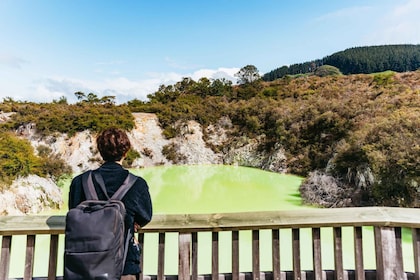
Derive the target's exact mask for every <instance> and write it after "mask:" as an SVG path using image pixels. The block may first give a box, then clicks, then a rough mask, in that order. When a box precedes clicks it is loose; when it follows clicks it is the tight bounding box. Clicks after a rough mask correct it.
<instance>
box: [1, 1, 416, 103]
mask: <svg viewBox="0 0 420 280" xmlns="http://www.w3.org/2000/svg"><path fill="white" fill-rule="evenodd" d="M419 14H420V1H418V0H352V1H344V0H318V1H314V0H258V1H257V0H212V1H205V0H195V1H193V0H153V1H150V0H149V1H145V0H124V1H117V0H1V1H0V100H3V98H5V97H12V98H13V99H15V100H20V101H34V102H50V101H52V100H53V99H55V100H58V99H59V98H60V97H62V96H64V97H66V98H67V100H68V101H69V102H74V101H75V96H74V92H76V91H82V92H85V93H89V92H93V93H95V94H97V95H98V96H103V95H113V96H116V98H117V102H118V103H121V102H126V101H127V100H132V99H134V98H137V99H141V100H145V99H146V96H147V94H150V93H153V92H154V91H156V90H157V89H158V87H159V85H161V84H172V83H175V82H177V81H180V80H181V79H182V78H183V77H191V78H193V79H195V80H198V79H199V78H200V77H209V78H220V77H224V78H229V79H234V74H235V73H236V72H238V71H239V69H240V68H241V67H243V66H245V65H248V64H252V65H255V66H256V67H257V68H258V70H259V72H260V74H264V73H266V72H269V71H271V70H273V69H275V68H278V67H281V66H283V65H290V64H293V63H300V62H305V61H309V60H312V59H318V58H322V57H324V56H326V55H330V54H332V53H334V52H337V51H341V50H344V49H347V48H351V47H356V46H369V45H382V44H406V43H407V44H420V20H419V19H418V15H419Z"/></svg>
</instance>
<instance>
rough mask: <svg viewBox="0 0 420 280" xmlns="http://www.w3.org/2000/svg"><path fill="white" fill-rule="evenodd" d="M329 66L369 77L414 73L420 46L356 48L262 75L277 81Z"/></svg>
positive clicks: (419, 59)
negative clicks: (371, 75) (391, 73)
mask: <svg viewBox="0 0 420 280" xmlns="http://www.w3.org/2000/svg"><path fill="white" fill-rule="evenodd" d="M323 65H329V66H334V67H336V68H337V69H339V70H340V71H341V72H342V73H343V74H346V75H347V74H362V73H363V74H369V73H374V72H383V71H387V70H391V71H395V72H406V71H415V70H417V69H419V68H420V45H385V46H370V47H356V48H350V49H347V50H344V51H340V52H336V53H334V54H332V55H329V56H326V57H324V58H322V59H316V60H313V61H308V62H304V63H297V64H292V65H290V66H282V67H279V68H277V69H274V70H272V71H270V72H268V73H266V74H264V75H263V77H262V78H263V80H264V81H274V80H276V79H279V78H282V77H284V76H286V75H296V74H307V73H314V72H316V70H317V69H318V68H319V67H321V66H323Z"/></svg>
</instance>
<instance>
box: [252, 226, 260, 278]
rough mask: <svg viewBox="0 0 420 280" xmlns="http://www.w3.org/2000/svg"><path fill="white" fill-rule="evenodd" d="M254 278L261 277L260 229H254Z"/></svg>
mask: <svg viewBox="0 0 420 280" xmlns="http://www.w3.org/2000/svg"><path fill="white" fill-rule="evenodd" d="M252 279H253V280H259V279H260V231H259V230H253V231H252Z"/></svg>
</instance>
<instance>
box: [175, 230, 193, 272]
mask: <svg viewBox="0 0 420 280" xmlns="http://www.w3.org/2000/svg"><path fill="white" fill-rule="evenodd" d="M178 238H179V239H178V247H179V252H178V254H179V262H178V279H179V280H190V256H191V254H190V248H191V233H185V232H180V233H179V237H178Z"/></svg>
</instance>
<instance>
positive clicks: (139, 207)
mask: <svg viewBox="0 0 420 280" xmlns="http://www.w3.org/2000/svg"><path fill="white" fill-rule="evenodd" d="M139 181H140V183H141V185H142V186H141V188H140V189H141V192H140V193H139V195H138V197H137V199H136V205H135V211H134V213H135V214H134V222H135V224H137V227H138V229H139V228H141V227H144V226H145V225H147V224H148V223H149V222H150V221H151V220H152V215H153V207H152V199H151V197H150V193H149V187H148V185H147V183H146V181H145V180H144V179H142V178H139ZM135 226H136V225H135Z"/></svg>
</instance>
